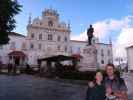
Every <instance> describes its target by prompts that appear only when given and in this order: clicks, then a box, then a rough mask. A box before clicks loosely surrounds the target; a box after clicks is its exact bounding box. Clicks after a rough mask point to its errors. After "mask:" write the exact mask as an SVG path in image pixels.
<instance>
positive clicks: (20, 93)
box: [0, 75, 133, 100]
mask: <svg viewBox="0 0 133 100" xmlns="http://www.w3.org/2000/svg"><path fill="white" fill-rule="evenodd" d="M127 76H129V75H124V77H125V79H126V82H127V85H128V88H129V92H128V93H129V95H132V94H133V90H132V88H133V84H131V83H132V82H133V77H131V76H130V77H129V78H128V77H127ZM131 79H132V80H131ZM128 82H131V83H128ZM86 88H87V87H86V86H81V85H75V84H70V83H64V82H59V81H55V80H50V79H45V78H39V77H34V76H29V75H19V76H6V75H0V100H85V93H86ZM129 100H133V98H130V99H129Z"/></svg>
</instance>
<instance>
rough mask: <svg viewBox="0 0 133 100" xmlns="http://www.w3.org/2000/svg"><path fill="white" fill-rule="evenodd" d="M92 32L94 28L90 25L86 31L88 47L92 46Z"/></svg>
mask: <svg viewBox="0 0 133 100" xmlns="http://www.w3.org/2000/svg"><path fill="white" fill-rule="evenodd" d="M93 32H94V28H93V27H92V25H90V27H89V28H88V30H87V36H88V45H92V38H93Z"/></svg>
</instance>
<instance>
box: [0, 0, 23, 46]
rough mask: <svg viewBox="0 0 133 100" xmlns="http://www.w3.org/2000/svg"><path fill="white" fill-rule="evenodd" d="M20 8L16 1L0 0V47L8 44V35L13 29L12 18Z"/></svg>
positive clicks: (13, 21)
mask: <svg viewBox="0 0 133 100" xmlns="http://www.w3.org/2000/svg"><path fill="white" fill-rule="evenodd" d="M21 7H22V6H21V5H20V4H19V3H18V2H17V0H0V45H2V44H7V43H8V41H9V37H8V34H9V33H10V32H11V31H12V30H13V29H14V28H15V23H16V21H15V19H14V16H15V15H17V14H19V12H20V11H21Z"/></svg>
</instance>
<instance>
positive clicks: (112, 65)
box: [105, 63, 115, 69]
mask: <svg viewBox="0 0 133 100" xmlns="http://www.w3.org/2000/svg"><path fill="white" fill-rule="evenodd" d="M108 66H111V67H112V68H113V69H115V65H114V64H112V63H108V64H107V65H106V67H105V68H107V67H108Z"/></svg>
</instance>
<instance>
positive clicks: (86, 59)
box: [79, 25, 97, 71]
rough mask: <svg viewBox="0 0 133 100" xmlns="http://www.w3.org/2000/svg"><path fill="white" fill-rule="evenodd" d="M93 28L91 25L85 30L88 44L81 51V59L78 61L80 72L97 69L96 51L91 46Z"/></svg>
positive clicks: (93, 46)
mask: <svg viewBox="0 0 133 100" xmlns="http://www.w3.org/2000/svg"><path fill="white" fill-rule="evenodd" d="M93 32H94V28H93V27H92V25H90V27H89V28H88V29H87V36H88V43H87V45H86V46H85V47H84V49H83V54H82V57H83V58H82V59H81V61H80V66H82V67H80V68H79V70H80V71H90V70H92V71H96V69H97V49H96V46H95V45H92V39H93V37H94V36H93Z"/></svg>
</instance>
